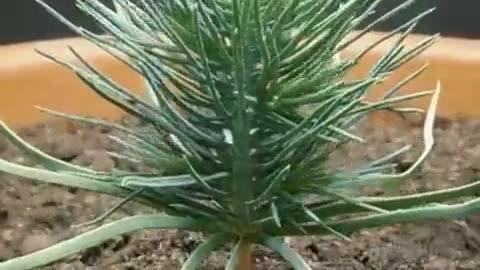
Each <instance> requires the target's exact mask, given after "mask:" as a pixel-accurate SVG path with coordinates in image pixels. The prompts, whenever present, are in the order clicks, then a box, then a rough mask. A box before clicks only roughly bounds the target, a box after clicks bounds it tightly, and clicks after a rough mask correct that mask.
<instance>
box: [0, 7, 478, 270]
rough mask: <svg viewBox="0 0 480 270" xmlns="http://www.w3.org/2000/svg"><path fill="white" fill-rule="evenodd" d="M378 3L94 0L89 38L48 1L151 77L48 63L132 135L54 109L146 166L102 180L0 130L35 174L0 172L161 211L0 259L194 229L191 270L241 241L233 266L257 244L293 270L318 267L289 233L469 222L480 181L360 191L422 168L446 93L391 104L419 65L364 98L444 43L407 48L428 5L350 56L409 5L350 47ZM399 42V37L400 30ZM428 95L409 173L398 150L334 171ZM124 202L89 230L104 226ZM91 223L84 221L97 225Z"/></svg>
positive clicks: (60, 253)
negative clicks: (83, 87)
mask: <svg viewBox="0 0 480 270" xmlns="http://www.w3.org/2000/svg"><path fill="white" fill-rule="evenodd" d="M381 2H382V1H381V0H377V1H368V0H349V1H344V2H343V3H342V4H340V5H338V1H335V0H325V1H308V0H307V1H299V0H288V1H282V2H278V1H273V0H264V1H263V0H232V1H225V0H204V1H188V0H179V1H150V0H143V1H139V2H138V3H133V2H131V1H126V0H116V1H114V3H115V9H110V8H108V7H106V6H105V5H104V4H102V3H101V2H99V1H96V0H77V6H78V7H79V8H80V9H81V10H83V11H84V12H85V13H87V14H89V15H90V16H92V17H93V18H94V19H95V20H96V22H97V23H98V25H99V26H100V27H101V28H102V29H103V30H104V32H105V33H107V34H106V35H104V34H95V33H92V32H90V31H88V30H85V29H83V28H81V27H77V26H75V25H73V24H71V23H70V22H69V21H68V20H67V19H66V18H64V17H62V16H61V15H60V14H58V13H56V12H55V11H54V10H53V9H52V8H50V7H49V6H48V5H46V4H45V3H43V2H41V1H39V3H40V4H42V6H43V7H45V8H46V9H47V10H48V11H49V12H51V13H52V14H53V15H54V16H55V17H57V18H58V19H60V20H61V21H63V22H64V23H65V24H67V25H68V26H70V27H71V29H72V30H74V31H76V32H77V33H78V34H80V35H82V36H83V37H84V38H86V39H88V40H90V41H91V42H93V43H95V44H96V45H98V46H99V47H101V48H103V49H104V50H106V51H107V52H109V53H111V54H112V55H114V56H115V57H117V58H118V59H121V61H123V62H124V63H125V64H127V65H128V66H130V67H131V68H132V69H133V70H135V71H136V72H138V73H139V74H141V75H142V76H143V78H144V79H145V83H146V85H147V87H148V90H149V91H148V93H149V95H148V98H147V99H144V98H141V97H138V96H136V95H134V94H131V93H130V92H129V91H128V90H127V89H124V88H122V87H121V86H120V85H118V84H117V83H116V82H114V81H113V80H111V79H110V78H109V77H108V76H105V75H104V74H103V73H101V72H100V71H99V70H98V69H96V68H95V67H93V66H92V65H90V64H89V63H88V62H87V61H84V59H83V58H82V56H81V55H79V54H78V53H77V52H76V51H75V50H74V49H73V48H72V49H71V51H72V53H73V54H74V55H75V56H76V57H77V59H78V60H79V62H80V64H74V63H68V62H65V61H62V60H61V59H57V58H56V57H54V56H52V55H47V54H43V53H42V52H40V53H41V54H43V55H44V56H46V57H47V58H49V59H51V60H53V61H55V62H58V63H59V64H60V65H63V66H65V67H66V68H68V69H70V70H71V71H73V72H74V73H75V74H76V75H77V76H78V77H79V78H80V79H81V80H82V81H83V82H85V83H86V84H87V85H89V86H90V87H91V89H92V90H93V91H95V92H96V93H97V94H98V95H100V96H101V97H103V98H104V99H106V100H108V101H110V102H111V103H113V104H115V105H116V106H118V107H120V108H121V109H123V110H124V111H125V112H127V113H128V114H130V115H132V116H134V117H136V118H138V119H139V120H140V121H141V124H140V125H138V126H135V127H125V126H121V125H119V124H116V123H109V122H106V121H102V120H97V119H92V118H86V117H80V116H72V115H66V114H62V113H59V112H54V111H50V110H45V111H47V112H50V113H52V114H55V115H60V116H63V117H65V118H67V119H71V120H75V121H81V122H85V123H94V124H97V125H100V126H107V127H109V128H112V129H115V130H116V131H118V132H119V133H121V134H122V135H120V136H118V137H116V138H115V140H116V141H117V142H119V143H120V144H122V145H123V146H124V148H123V151H120V152H116V153H111V154H112V155H114V156H116V157H119V158H123V159H125V160H127V161H130V162H132V163H140V164H142V165H143V166H145V167H147V169H148V170H146V171H145V172H141V173H137V172H130V171H126V170H121V169H115V170H113V171H111V172H107V171H96V170H93V169H91V168H88V167H82V166H78V165H74V164H72V163H69V162H66V161H63V160H60V159H57V158H54V157H52V156H51V155H48V154H46V153H44V152H42V151H40V150H39V149H37V148H35V147H34V146H32V145H30V144H28V143H27V142H25V141H24V140H22V139H21V138H20V137H19V136H17V135H16V134H15V133H14V132H13V131H12V130H11V129H9V128H8V127H7V126H6V125H5V124H4V123H0V132H1V133H2V134H3V135H4V136H5V138H7V139H8V140H9V141H10V142H11V143H13V144H14V145H16V146H17V147H18V148H19V149H20V150H23V151H24V152H25V153H26V154H27V156H28V157H30V158H32V159H34V160H35V161H36V162H38V163H39V164H41V165H42V167H41V168H38V167H31V166H27V165H21V164H16V163H13V162H11V161H7V160H5V159H0V170H1V171H4V172H7V173H10V174H13V175H17V176H21V177H25V178H29V179H32V180H36V181H40V182H45V183H54V184H58V185H62V186H66V187H75V188H81V189H85V190H90V191H94V192H98V193H103V194H109V195H113V196H117V197H120V198H123V201H122V202H121V204H125V203H127V202H129V201H132V200H135V201H137V202H139V203H142V204H144V205H146V206H149V207H151V208H152V209H155V210H157V213H155V214H147V215H145V214H139V215H134V216H131V217H127V218H124V219H120V220H118V221H114V222H111V223H107V224H105V225H101V226H99V227H97V228H95V229H92V230H90V231H88V232H86V233H83V234H81V235H79V236H76V237H74V238H72V239H69V240H66V241H63V242H61V243H58V244H56V245H53V246H51V247H49V248H46V249H44V250H40V251H36V252H33V253H31V254H28V255H25V256H22V257H18V258H14V259H12V260H8V261H5V262H2V263H0V269H1V270H3V269H5V270H7V269H8V270H11V269H15V270H22V269H33V268H35V267H39V266H44V265H46V264H49V263H51V262H54V261H57V260H60V259H62V258H65V257H66V256H69V255H72V254H75V253H76V252H79V251H81V250H83V249H86V248H89V247H92V246H95V245H98V244H100V243H102V242H104V241H106V240H108V239H110V238H112V237H115V236H118V235H122V234H127V233H130V232H133V231H138V230H143V229H152V228H154V229H178V230H187V231H198V232H202V233H204V234H205V235H206V237H207V238H206V240H205V241H204V242H203V243H202V244H200V245H199V246H198V247H196V249H195V250H194V251H193V252H192V254H191V256H190V257H189V258H188V259H187V260H186V262H185V263H184V265H183V267H182V269H185V270H187V269H196V268H197V267H198V266H199V265H200V264H201V262H202V261H203V260H204V259H205V258H207V256H208V255H209V254H210V253H211V252H213V251H214V250H216V249H218V248H220V247H221V246H224V245H228V244H233V246H232V249H231V254H230V256H229V259H228V262H227V265H226V269H239V270H240V269H241V270H244V269H251V267H252V262H251V251H252V246H253V245H257V244H259V245H263V246H265V247H268V248H270V249H271V250H273V251H275V252H277V253H278V254H279V255H281V256H282V257H283V258H284V259H285V260H286V261H288V262H289V263H290V264H291V265H292V267H293V268H294V269H310V266H309V265H308V264H307V263H306V262H305V261H304V260H303V259H302V258H301V256H299V254H298V253H296V252H295V251H294V250H293V249H292V248H290V247H289V246H288V241H286V240H288V238H290V237H295V236H300V235H317V234H323V235H326V234H333V235H336V236H338V237H341V238H343V239H346V240H348V236H349V235H350V234H351V233H353V232H355V231H358V230H360V229H364V228H371V227H379V226H385V225H389V224H396V223H404V222H420V221H428V220H437V219H445V218H449V219H457V218H462V217H465V216H468V215H470V214H472V213H476V212H477V211H478V208H479V207H480V203H479V201H478V199H472V200H469V201H466V202H463V203H456V204H447V202H448V201H450V200H453V199H457V198H460V197H464V196H468V195H472V194H474V193H475V192H477V190H478V185H479V184H478V183H474V184H470V185H466V186H461V187H456V188H452V189H444V190H439V191H435V192H425V193H417V194H413V195H396V196H390V197H370V196H362V194H361V190H360V188H361V187H363V186H377V187H381V188H383V189H389V190H391V191H395V187H396V185H397V184H398V183H399V182H401V181H402V180H403V179H405V178H407V177H409V176H411V175H412V174H413V173H416V172H417V171H418V169H419V168H420V167H421V165H422V163H423V162H424V161H425V159H426V158H427V157H428V154H429V152H430V151H431V149H432V147H433V145H434V140H433V134H432V129H433V126H434V118H435V109H436V106H437V102H438V98H439V95H440V85H438V87H437V88H436V89H434V90H433V91H424V92H418V93H414V94H409V95H401V96H398V95H396V94H397V92H398V91H399V89H401V88H402V86H404V85H405V84H406V83H408V82H410V81H411V80H413V79H414V78H415V77H417V76H418V75H419V74H421V72H422V71H423V70H424V69H420V70H418V71H416V72H414V73H413V74H411V75H409V76H408V77H407V78H405V79H404V80H403V81H402V82H400V83H399V84H397V85H396V86H395V87H393V88H392V89H391V90H390V91H388V92H387V94H386V95H385V96H384V98H383V99H382V100H379V101H369V102H367V101H365V100H364V97H365V96H366V95H367V94H368V92H369V90H370V89H371V88H372V87H373V86H375V85H378V84H380V83H381V82H383V81H384V80H386V79H387V78H388V77H389V75H390V74H391V73H392V72H393V71H394V70H396V69H398V68H399V67H400V66H402V65H403V64H405V63H407V62H408V61H409V60H411V59H413V58H414V57H415V56H416V55H418V54H419V53H421V52H422V51H424V50H425V49H427V48H428V47H429V46H430V45H431V44H432V43H433V42H434V40H435V38H436V36H433V37H429V38H427V39H426V40H424V41H422V42H420V43H419V44H418V45H417V46H415V47H414V48H409V49H406V48H404V47H403V46H402V41H403V40H404V39H405V38H406V37H407V36H408V34H409V33H411V31H412V30H413V29H414V28H415V26H416V25H417V23H418V22H419V21H420V19H421V18H423V17H424V16H426V15H427V14H428V13H430V12H431V10H427V11H425V12H423V13H421V14H420V15H418V16H417V17H415V18H413V19H411V20H409V21H408V22H406V23H405V24H403V25H401V26H399V27H398V28H396V29H395V30H394V31H393V32H392V33H389V34H387V35H386V36H385V37H383V38H382V39H380V40H379V41H378V42H376V43H373V44H371V46H369V47H368V48H367V49H365V50H364V51H362V52H360V53H359V54H358V55H357V56H356V57H353V58H342V57H338V56H339V52H340V51H341V50H342V49H344V48H345V47H347V46H349V45H350V44H352V43H353V42H355V41H356V40H358V38H360V37H361V36H363V35H364V34H365V33H367V32H368V31H369V29H371V27H373V26H374V25H375V24H376V23H378V22H381V21H383V20H386V19H388V18H389V17H391V16H392V14H395V13H396V12H398V11H399V10H401V9H403V8H405V7H407V6H409V5H410V4H412V3H413V2H414V1H413V0H410V1H405V2H403V3H401V4H399V6H398V7H396V8H395V9H393V10H391V11H390V12H388V13H386V14H385V15H383V16H381V17H380V18H379V19H378V20H376V21H375V22H373V23H372V24H371V25H369V26H367V27H366V28H365V30H364V31H361V32H359V33H358V35H356V36H353V37H352V38H351V39H349V40H345V37H346V36H347V35H348V34H350V33H351V32H352V31H353V29H355V27H356V26H357V25H359V24H360V23H362V21H363V20H365V19H366V18H368V16H369V15H370V14H371V13H372V11H373V10H374V9H375V7H376V6H377V5H378V4H379V3H381ZM397 34H398V35H397ZM388 38H396V42H395V44H394V46H393V47H392V48H391V50H390V51H389V52H388V53H387V54H386V55H384V57H382V58H381V59H380V60H379V61H378V63H377V64H376V65H375V66H373V67H372V69H371V70H370V72H369V74H368V75H366V76H365V77H364V78H361V79H357V80H346V79H344V76H345V74H346V73H347V72H348V71H349V70H350V69H352V68H353V67H355V66H356V65H357V64H358V63H359V61H360V59H361V58H362V56H364V55H365V54H366V53H367V52H368V51H369V50H371V49H372V48H374V47H375V46H376V45H377V44H379V43H381V42H382V41H384V40H386V39H388ZM424 96H431V106H430V107H429V109H428V111H427V112H426V117H425V127H424V149H423V151H422V153H421V155H420V156H419V157H418V159H417V160H415V161H414V162H413V163H412V164H411V166H409V167H408V168H406V169H405V170H404V171H402V172H395V171H394V170H392V169H394V168H395V162H394V158H395V157H397V156H399V155H401V154H402V153H404V152H405V151H407V150H408V149H409V148H408V147H404V148H401V149H399V150H398V151H395V152H393V153H391V154H389V155H387V156H385V157H381V158H379V159H377V160H374V161H371V162H370V163H369V164H366V165H365V166H363V167H360V168H356V169H354V170H352V171H339V170H338V169H337V168H330V167H328V166H327V165H326V161H327V160H328V159H329V156H330V154H331V153H332V152H334V151H335V150H336V149H337V147H338V146H340V145H343V144H345V143H347V142H357V143H364V140H363V139H362V138H361V137H359V136H357V135H356V134H355V133H354V130H353V128H354V127H355V126H356V125H357V124H358V123H360V121H361V120H362V119H363V118H364V117H365V116H366V115H367V114H368V113H369V112H373V111H379V110H391V111H395V112H397V113H418V112H419V110H418V109H412V108H402V107H398V106H396V105H397V104H399V103H400V102H402V101H405V100H410V99H414V98H419V97H424ZM117 208H118V207H115V208H114V209H112V210H111V211H108V212H107V214H106V215H104V216H103V217H102V218H100V219H99V220H95V222H94V223H92V224H93V225H96V224H99V223H101V222H102V221H103V220H104V219H105V218H106V217H108V215H109V214H111V213H112V212H113V211H115V210H116V209H117ZM92 224H89V225H92Z"/></svg>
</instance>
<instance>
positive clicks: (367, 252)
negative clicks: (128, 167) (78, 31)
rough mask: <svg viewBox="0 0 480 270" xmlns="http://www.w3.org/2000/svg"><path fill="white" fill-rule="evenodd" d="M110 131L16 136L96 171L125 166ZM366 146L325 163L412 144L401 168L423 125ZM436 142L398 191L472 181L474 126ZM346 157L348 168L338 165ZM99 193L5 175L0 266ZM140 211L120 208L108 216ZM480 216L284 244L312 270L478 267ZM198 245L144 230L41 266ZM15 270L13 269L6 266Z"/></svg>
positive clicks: (267, 265)
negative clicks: (113, 153) (417, 173)
mask: <svg viewBox="0 0 480 270" xmlns="http://www.w3.org/2000/svg"><path fill="white" fill-rule="evenodd" d="M109 132H110V131H109V130H106V129H101V128H92V127H86V126H81V125H76V124H67V123H64V122H47V123H44V124H41V125H38V126H37V127H35V128H31V129H27V130H22V131H21V133H20V135H21V136H22V137H23V138H24V139H26V140H27V141H29V142H31V143H33V144H34V145H35V146H37V147H39V148H40V149H42V150H44V151H46V152H47V153H50V154H52V155H54V156H56V157H59V158H62V159H64V160H68V161H72V162H74V163H76V164H83V165H90V166H93V167H95V168H98V169H110V168H112V167H113V166H124V165H123V164H121V163H119V162H118V161H117V160H113V159H111V158H109V157H108V156H107V155H106V153H105V152H106V151H108V150H112V149H114V148H115V146H114V145H113V144H112V143H111V142H109V140H108V139H107V135H108V133H109ZM360 133H361V134H364V138H365V139H366V140H367V141H368V144H366V145H355V146H346V147H344V148H342V149H340V150H339V151H338V152H337V153H336V154H335V157H334V159H333V162H334V163H337V165H339V164H344V165H351V164H354V163H358V162H364V161H367V160H369V159H372V158H374V157H379V156H381V155H382V154H385V153H387V152H388V151H392V150H394V149H396V148H397V147H399V146H401V145H403V144H406V143H411V144H413V145H415V146H417V147H415V148H414V149H416V150H415V151H414V152H413V153H412V154H411V155H408V156H407V157H405V158H404V159H402V160H401V162H402V163H403V164H404V165H408V163H410V162H412V160H413V158H415V154H418V152H419V151H421V146H422V140H421V139H422V127H421V126H420V125H418V123H414V122H411V123H406V122H405V123H403V125H402V126H401V127H400V128H396V129H389V130H383V129H380V128H376V127H373V126H370V127H363V128H361V130H360ZM435 138H436V146H435V149H434V151H433V152H432V153H431V155H430V156H429V158H428V161H427V162H426V164H425V169H424V171H423V175H422V176H421V177H414V178H412V179H410V180H409V181H407V182H405V184H404V185H403V186H402V191H404V192H415V191H416V192H419V191H425V190H432V189H438V188H443V187H448V186H454V185H460V184H463V183H467V182H471V181H474V180H475V179H476V178H478V177H479V176H480V144H479V142H480V122H479V121H467V120H456V121H455V122H450V121H446V120H441V119H440V120H438V121H437V124H436V129H435ZM0 156H1V157H2V158H6V159H8V160H13V161H16V162H21V163H28V162H29V161H27V160H25V159H24V158H23V157H22V156H21V155H20V154H19V153H18V152H17V151H16V150H15V149H14V148H13V147H11V146H10V145H9V144H7V143H5V142H4V141H0ZM346 156H348V157H349V159H348V160H350V161H351V162H349V163H345V162H344V160H346V158H345V157H346ZM117 201H118V199H113V198H111V197H108V196H99V195H96V194H92V193H89V192H84V191H80V190H75V189H66V188H63V187H58V186H52V185H44V184H43V185H42V184H37V183H34V182H31V181H28V180H24V179H19V178H17V177H12V176H10V175H6V174H1V175H0V260H7V259H9V258H12V257H16V256H20V255H23V254H26V253H29V252H32V251H34V250H37V249H40V248H43V247H47V246H49V245H52V244H54V243H56V242H58V241H60V240H62V239H66V238H69V237H71V236H73V235H75V234H77V233H78V230H77V229H72V228H71V226H72V225H74V224H76V223H80V222H86V221H89V220H91V219H94V218H95V217H96V216H99V215H101V214H102V213H103V211H105V210H107V209H109V208H110V207H111V206H112V205H114V204H115V202H117ZM140 211H148V209H143V208H141V207H139V206H137V205H128V206H126V207H124V208H123V209H122V211H120V212H119V213H118V214H116V215H117V217H118V216H119V215H131V214H133V213H138V212H140ZM477 233H478V234H480V217H477V216H472V217H471V218H469V219H468V220H466V221H465V222H463V221H461V222H460V221H459V222H453V221H449V222H433V223H427V224H416V225H414V224H404V225H396V226H390V227H386V228H381V229H371V230H365V231H361V232H358V233H356V234H354V235H353V236H352V239H353V241H352V242H350V243H349V242H345V241H343V240H340V239H338V238H335V237H330V236H329V237H308V238H298V239H292V240H291V242H290V243H291V245H292V246H293V247H294V248H295V249H297V250H299V251H300V252H301V254H302V255H303V256H304V257H305V258H306V259H307V260H308V262H309V263H310V265H311V266H312V268H313V269H326V270H330V269H331V270H333V269H337V270H347V269H372V270H374V269H388V270H391V269H431V270H433V269H439V270H442V269H448V270H449V269H464V270H467V269H480V256H479V254H480V253H479V251H480V241H479V239H480V237H479V236H478V235H477ZM201 240H202V237H201V236H200V235H196V234H188V233H177V232H175V231H145V232H140V233H134V234H131V235H128V236H125V237H122V238H119V239H114V240H111V241H109V242H107V243H105V244H104V245H102V246H101V247H98V248H92V249H89V250H87V251H84V252H82V253H80V254H78V255H76V256H73V257H72V258H69V259H68V260H65V261H63V262H59V263H56V264H54V265H51V266H49V267H45V268H43V269H44V270H54V269H55V270H56V269H58V270H74V269H78V270H80V269H90V270H94V269H106V270H107V269H112V270H113V269H118V270H136V269H138V270H140V269H148V270H150V269H151V270H153V269H156V270H157V269H164V270H173V269H180V265H181V262H182V261H184V260H185V258H186V256H188V254H189V253H190V252H191V251H192V249H193V248H194V247H195V246H196V245H197V244H198V243H199V242H200V241H201ZM225 258H226V254H224V253H222V252H219V253H216V254H215V255H212V256H211V258H210V259H209V260H208V262H206V263H205V265H204V269H212V270H214V269H223V268H222V266H224V263H225ZM255 261H256V268H255V269H259V270H260V269H267V270H268V269H279V270H282V269H289V268H288V267H287V266H286V265H285V264H284V263H283V262H282V260H281V259H280V258H279V257H278V256H276V255H274V254H271V253H269V252H267V251H265V250H261V249H258V250H256V251H255ZM12 270H14V269H12Z"/></svg>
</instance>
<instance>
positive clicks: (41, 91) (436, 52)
mask: <svg viewBox="0 0 480 270" xmlns="http://www.w3.org/2000/svg"><path fill="white" fill-rule="evenodd" d="M381 35H383V34H382V33H376V32H374V33H370V34H368V35H367V36H365V37H364V38H363V39H362V40H360V41H358V42H356V43H355V44H353V45H352V46H351V47H349V48H348V49H347V50H346V51H344V52H343V55H344V56H353V55H355V54H356V53H358V52H359V51H360V50H361V49H362V48H364V47H365V46H367V45H368V44H371V42H373V41H374V40H376V39H378V38H379V37H380V36H381ZM423 38H425V36H421V35H411V36H410V37H409V38H408V39H407V41H406V44H407V45H408V46H413V45H414V44H415V43H416V42H418V41H420V40H421V39H423ZM392 44H393V40H392V41H390V42H385V43H383V44H382V45H381V46H378V47H377V48H376V49H375V50H373V51H372V52H371V53H370V54H368V55H367V56H366V57H365V59H364V61H363V62H362V63H361V64H360V65H359V67H358V68H356V69H355V70H353V71H352V73H351V74H350V76H351V77H358V76H362V74H365V73H366V72H368V70H369V69H370V67H371V66H372V64H373V63H374V62H375V61H376V60H378V59H379V58H380V57H381V56H383V55H384V54H385V53H386V52H387V50H388V49H389V48H390V46H391V45H392ZM68 45H71V46H72V47H74V48H75V49H76V50H77V51H78V52H79V53H80V54H81V55H82V56H84V57H85V58H86V59H87V60H88V61H89V62H90V63H93V65H95V66H97V67H99V68H100V69H101V70H103V71H104V72H105V73H106V74H108V75H110V76H111V77H113V78H114V79H115V80H116V81H118V82H119V83H120V84H122V85H124V86H125V87H127V88H129V89H131V90H132V91H134V92H135V93H137V94H142V93H143V89H144V85H143V82H142V80H141V78H140V77H139V76H138V75H137V74H135V73H134V72H133V71H131V70H130V69H129V68H128V67H125V66H124V65H123V64H122V63H120V62H119V61H118V60H115V59H113V58H112V57H111V56H109V55H108V54H106V53H105V52H103V51H101V50H100V49H99V48H97V47H96V46H95V45H93V44H91V43H88V42H87V41H85V40H82V39H78V38H68V39H57V40H51V41H39V42H29V43H22V44H14V45H9V46H0V57H1V59H2V61H0V117H1V118H2V119H3V120H4V121H6V122H7V123H8V124H10V125H11V126H13V127H14V128H21V127H25V126H30V125H32V124H36V123H38V122H40V121H43V120H44V119H45V117H47V115H45V114H43V113H40V112H38V111H37V110H36V108H35V106H37V105H38V106H42V107H47V108H50V109H55V110H60V111H63V112H68V113H74V114H82V115H94V116H97V117H101V118H107V119H112V120H114V119H118V118H119V117H121V115H122V114H121V111H120V110H118V109H116V108H115V107H113V106H112V105H110V104H108V103H107V102H105V101H103V100H102V99H101V98H99V97H97V96H96V94H95V93H93V92H92V91H91V90H89V89H88V87H87V86H85V85H84V84H83V83H82V82H81V81H80V80H79V79H78V78H77V77H76V76H75V75H73V74H72V73H71V72H70V71H68V70H66V69H64V68H62V67H61V66H59V65H58V64H55V63H53V62H51V61H50V60H47V59H45V58H44V57H42V56H40V55H38V54H36V53H35V52H34V49H39V50H42V51H44V52H48V53H50V54H53V55H55V56H57V57H60V58H61V59H65V60H68V61H72V60H73V59H74V58H73V56H72V55H71V53H70V52H69V51H68V47H67V46H68ZM426 62H428V63H430V67H429V68H428V69H427V71H426V72H425V73H424V74H423V75H422V76H421V77H419V78H417V79H416V80H415V81H414V82H412V83H411V84H409V85H407V86H406V87H405V88H404V89H403V91H402V92H404V93H405V92H414V91H423V90H430V89H433V88H434V87H435V85H436V83H437V81H438V80H440V81H441V84H442V94H441V100H440V104H439V110H438V115H440V116H444V117H472V118H474V117H480V107H479V106H478V104H477V102H478V100H480V91H479V89H477V88H479V86H480V76H479V74H478V73H479V71H478V70H479V68H480V41H477V40H464V39H454V38H441V39H440V40H438V41H437V43H436V44H435V45H434V46H433V47H432V48H430V49H429V50H428V51H426V52H424V53H423V54H422V55H421V56H419V57H417V58H416V59H415V60H414V61H412V62H411V63H409V64H407V65H405V66H404V67H402V68H400V69H399V70H398V71H397V72H395V73H394V74H393V76H392V78H391V79H389V80H388V81H387V82H386V83H385V84H383V85H381V86H380V87H377V88H375V89H374V90H373V91H372V93H371V96H369V99H375V98H378V97H379V96H380V95H381V94H382V93H383V91H385V89H388V87H391V86H392V85H394V84H395V83H396V82H398V81H399V80H401V78H402V77H404V76H406V75H407V74H408V73H410V72H412V71H414V70H416V69H417V68H419V67H421V66H422V65H424V64H425V63H426ZM428 102H429V100H428V99H422V100H417V101H416V102H413V103H411V104H408V105H415V106H418V107H421V108H425V107H426V106H427V104H428ZM385 115H386V114H382V115H381V116H380V118H382V119H384V118H385ZM388 117H389V116H388V115H387V118H388ZM387 122H389V121H387Z"/></svg>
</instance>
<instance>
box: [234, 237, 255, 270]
mask: <svg viewBox="0 0 480 270" xmlns="http://www.w3.org/2000/svg"><path fill="white" fill-rule="evenodd" d="M237 270H253V262H252V243H251V242H247V241H246V242H243V244H242V245H241V246H240V256H239V258H238V265H237Z"/></svg>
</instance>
